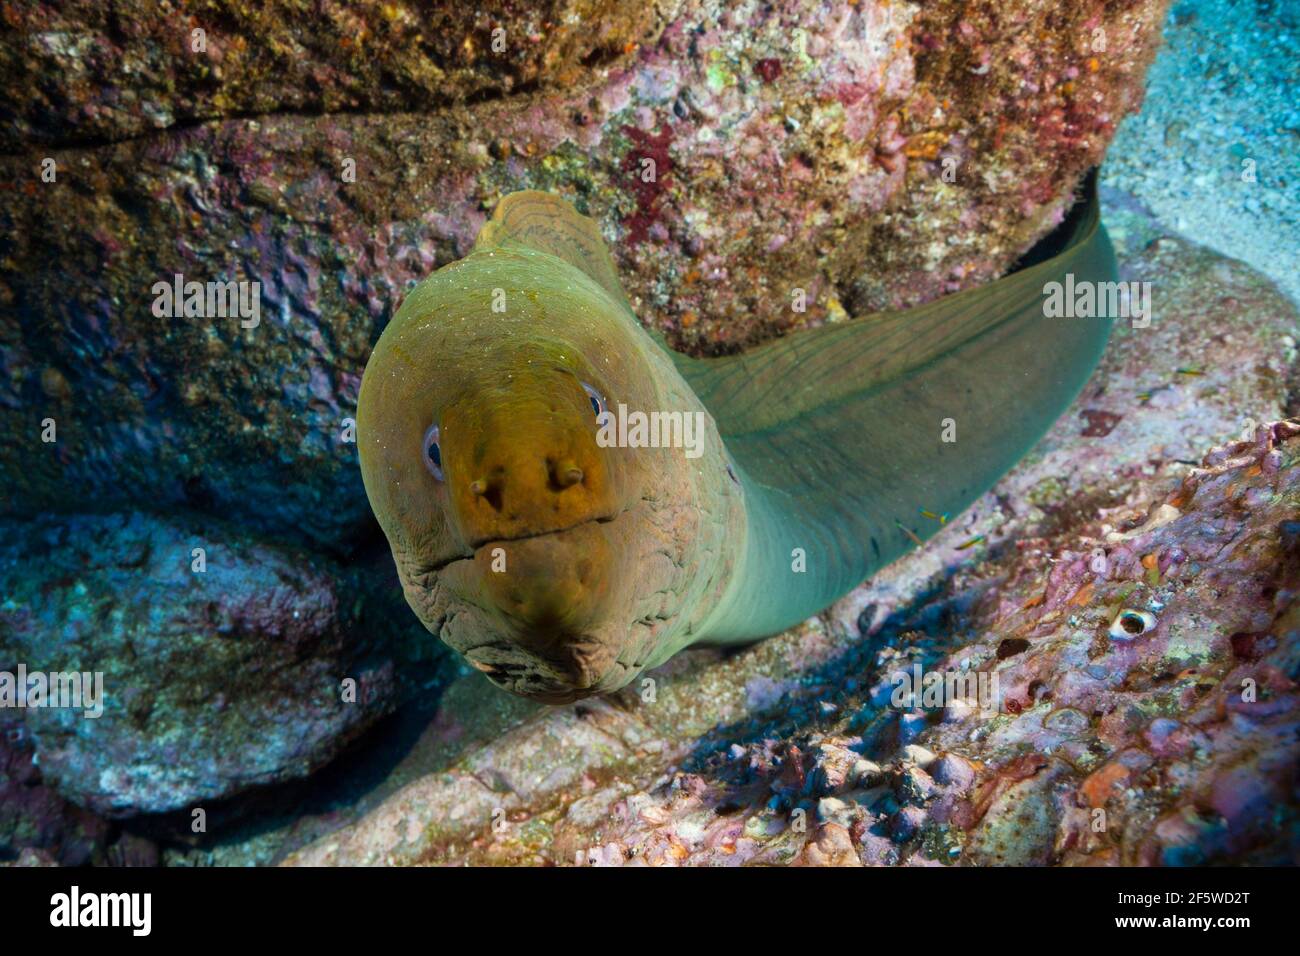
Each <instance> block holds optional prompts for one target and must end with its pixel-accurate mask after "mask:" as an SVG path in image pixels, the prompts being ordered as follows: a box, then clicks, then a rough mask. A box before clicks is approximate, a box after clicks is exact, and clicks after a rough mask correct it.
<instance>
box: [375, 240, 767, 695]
mask: <svg viewBox="0 0 1300 956" xmlns="http://www.w3.org/2000/svg"><path fill="white" fill-rule="evenodd" d="M482 245H483V243H482V242H480V246H482ZM620 404H622V405H624V406H626V407H627V408H629V409H645V410H657V409H665V410H674V411H677V410H680V411H682V412H697V411H701V412H702V411H703V407H702V406H701V405H700V403H699V402H698V400H696V399H695V397H694V395H693V394H692V393H691V391H690V389H689V388H688V387H687V386H686V385H685V383H684V382H683V381H682V379H681V378H680V376H678V374H677V372H676V371H675V369H674V368H673V366H672V363H671V361H670V360H669V359H667V357H666V356H665V355H664V354H663V351H662V349H660V348H659V347H658V346H657V345H656V344H655V343H654V342H653V341H652V340H651V339H650V338H649V337H648V336H647V335H646V333H645V332H644V331H643V330H642V329H641V328H640V327H639V326H638V324H637V323H636V321H635V319H634V318H632V317H631V315H630V314H629V313H628V311H627V309H626V308H625V307H624V306H622V305H621V304H620V303H619V302H618V301H617V300H616V299H615V298H614V297H613V296H612V295H611V294H610V293H609V292H607V291H606V290H605V289H604V288H602V287H601V286H600V285H599V284H598V283H596V282H594V281H593V280H592V279H591V278H589V277H588V276H587V275H585V274H584V273H583V272H581V271H580V270H578V269H576V268H574V267H573V266H571V265H570V264H568V263H566V262H564V261H562V260H561V259H559V258H557V257H555V256H553V255H549V254H546V253H543V252H540V251H537V250H535V249H531V248H526V247H522V246H520V247H516V248H503V247H500V246H495V245H489V246H488V247H487V248H477V249H476V251H475V252H474V253H472V254H471V255H470V256H468V257H467V258H465V259H462V260H460V261H459V262H456V263H453V264H452V265H450V266H447V267H446V268H444V269H441V270H440V271H438V272H436V273H434V274H433V275H432V276H430V277H429V278H428V279H426V280H425V281H424V282H423V283H422V284H421V285H420V286H418V287H417V288H416V289H414V290H413V291H412V292H411V294H410V295H409V296H408V297H407V299H406V300H405V302H404V303H403V305H402V307H401V309H400V310H399V311H398V313H397V315H396V316H395V318H394V319H393V321H392V322H391V323H390V325H389V326H388V327H387V328H386V329H385V331H384V333H383V335H382V337H381V338H380V340H379V342H378V344H377V346H376V348H375V351H374V354H373V355H372V357H371V359H370V361H369V364H368V365H367V368H366V372H365V377H364V379H363V383H362V388H361V398H360V403H359V409H358V442H359V446H360V457H361V467H362V474H363V477H364V480H365V486H366V492H367V494H368V496H369V498H370V502H371V505H372V507H373V509H374V512H375V515H376V516H377V517H378V519H379V522H380V524H381V526H382V527H383V530H384V532H385V534H386V535H387V537H388V541H389V544H390V546H391V548H392V552H393V557H394V559H395V561H396V565H397V569H398V573H399V575H400V577H401V581H402V585H403V588H404V590H405V594H406V598H407V601H408V602H409V604H410V605H411V607H412V608H413V609H414V610H415V612H416V614H417V615H419V617H420V619H421V621H423V623H424V625H425V626H426V627H427V628H428V629H429V630H430V631H431V632H432V633H434V634H436V635H438V636H439V637H441V638H442V640H444V641H445V642H446V643H448V644H449V645H450V646H451V647H453V648H455V649H456V650H457V651H459V652H460V653H461V654H463V655H464V656H465V657H466V658H467V659H468V661H469V662H470V663H471V664H472V665H473V666H475V667H476V668H478V669H479V670H481V671H482V672H483V673H485V674H486V675H487V676H488V677H489V678H490V679H491V680H492V681H493V682H495V683H496V684H498V685H499V686H501V687H503V688H505V689H507V690H510V691H512V692H514V693H517V694H521V695H525V696H528V697H533V698H537V699H540V700H544V701H549V702H564V701H569V700H573V699H576V698H579V697H585V696H588V695H591V694H596V693H603V692H608V691H612V690H615V689H618V688H620V687H622V686H624V685H626V684H627V683H629V682H630V681H631V680H632V679H633V678H634V677H635V676H636V675H637V674H638V673H639V672H640V671H641V670H642V669H643V668H645V667H647V666H653V665H655V664H658V663H659V662H661V661H663V660H665V659H667V657H669V656H670V655H671V654H673V653H674V652H675V651H677V650H678V649H679V648H681V647H682V646H684V645H685V644H687V643H690V641H691V640H692V634H693V628H694V626H695V625H697V624H698V623H699V621H700V619H701V617H702V616H703V615H704V614H706V613H707V612H708V610H709V609H710V608H711V607H712V606H714V605H716V603H717V597H718V593H719V592H720V590H721V588H722V587H723V586H724V584H725V582H726V579H727V577H728V570H729V567H730V563H731V562H732V561H733V560H734V558H733V557H731V556H730V555H731V553H732V552H731V550H730V549H729V548H727V547H726V546H725V545H726V539H727V537H728V536H729V535H730V536H732V537H733V538H742V537H743V531H742V530H741V529H742V525H743V516H742V513H741V506H740V502H739V487H738V485H737V484H736V482H735V481H734V480H733V479H731V478H730V477H729V476H728V474H727V471H726V463H725V461H724V459H723V457H722V455H721V454H720V451H719V450H720V448H721V442H720V440H719V439H718V436H717V433H716V430H715V429H714V426H713V423H712V421H711V420H709V419H708V417H707V415H706V416H705V422H706V427H707V432H708V433H707V434H706V435H704V436H702V441H701V443H700V447H701V448H703V449H705V453H704V454H702V455H701V456H699V457H696V458H688V457H687V456H686V455H685V454H684V449H682V448H627V447H601V445H600V443H598V441H597V436H598V432H599V423H598V420H597V419H598V415H599V413H600V412H602V411H605V410H607V409H608V410H609V411H610V412H611V413H616V412H617V407H618V405H620ZM733 543H734V542H733Z"/></svg>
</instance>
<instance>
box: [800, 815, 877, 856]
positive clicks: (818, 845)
mask: <svg viewBox="0 0 1300 956" xmlns="http://www.w3.org/2000/svg"><path fill="white" fill-rule="evenodd" d="M796 865H797V866H861V865H862V861H861V860H860V859H858V853H857V850H855V849H854V848H853V840H852V838H851V837H850V836H849V831H848V830H846V829H844V827H842V826H840V825H839V824H838V823H823V824H822V825H821V826H819V827H818V828H817V832H816V834H814V836H813V838H812V839H811V840H809V841H808V844H807V845H806V846H805V847H804V850H803V853H802V854H800V856H799V860H798V862H797V863H796Z"/></svg>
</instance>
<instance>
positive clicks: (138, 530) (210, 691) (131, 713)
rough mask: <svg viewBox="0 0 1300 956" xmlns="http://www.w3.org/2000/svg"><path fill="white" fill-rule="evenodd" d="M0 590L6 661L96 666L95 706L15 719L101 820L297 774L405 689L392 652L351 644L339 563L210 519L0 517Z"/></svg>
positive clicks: (353, 633)
mask: <svg viewBox="0 0 1300 956" xmlns="http://www.w3.org/2000/svg"><path fill="white" fill-rule="evenodd" d="M196 549H201V550H202V552H203V553H202V555H201V557H200V556H199V554H198V551H197V550H196ZM200 560H202V562H203V567H204V569H205V570H203V571H201V572H197V571H195V570H193V569H194V568H195V567H196V562H198V561H200ZM0 593H3V594H4V595H5V600H4V602H3V604H0V670H5V671H8V672H9V673H15V672H16V670H17V667H18V666H19V665H23V666H24V667H25V668H26V670H27V672H28V673H36V672H42V673H44V672H78V673H82V672H84V673H87V674H91V675H98V676H97V678H95V680H97V681H98V686H100V687H102V695H103V697H102V701H101V704H102V713H101V714H100V715H99V716H92V717H87V716H83V715H84V714H86V713H88V712H89V710H90V709H89V708H88V707H81V708H67V707H62V708H54V707H44V708H36V707H27V708H25V709H22V710H19V711H18V713H19V714H20V715H21V717H22V721H23V726H24V728H25V732H26V733H27V734H28V735H29V736H30V738H31V741H32V744H33V746H34V748H35V752H36V756H37V758H38V760H39V765H40V767H41V774H42V776H43V777H44V779H45V781H46V782H47V783H48V784H50V785H53V786H54V787H56V788H57V789H58V791H59V792H60V793H61V794H63V795H64V796H65V797H67V798H68V799H70V800H72V801H74V802H75V803H77V804H79V805H82V806H85V807H88V808H90V809H92V810H94V811H95V812H96V813H100V814H106V815H110V816H125V815H131V814H138V813H163V812H167V811H171V810H177V809H181V808H185V807H190V806H193V805H195V804H196V803H200V802H203V801H212V800H218V799H221V798H224V797H228V796H231V795H233V794H237V793H240V792H242V791H244V790H247V789H249V788H252V787H257V786H262V785H266V784H272V783H279V782H283V781H286V780H291V779H294V778H299V777H302V776H305V775H306V774H308V773H310V772H311V771H313V770H315V769H317V768H318V767H320V766H321V765H323V764H324V763H326V762H327V761H328V760H329V759H330V758H332V757H333V756H334V755H335V754H337V753H338V752H339V751H340V750H341V749H342V747H343V746H344V745H345V744H346V743H347V742H348V741H349V740H351V739H352V738H353V737H355V736H356V735H357V734H358V733H359V732H360V731H361V730H363V729H364V728H365V727H367V726H369V725H370V724H371V723H373V722H374V721H375V720H376V719H377V718H378V717H380V716H382V715H383V714H385V713H387V712H389V711H390V710H391V709H392V708H393V706H395V704H396V702H397V700H398V698H399V689H400V686H399V681H398V679H397V676H396V667H395V658H394V656H393V655H392V653H391V650H392V648H391V647H386V646H384V645H382V644H381V643H380V642H379V641H378V639H377V638H376V639H375V640H360V639H358V638H357V630H358V629H359V627H360V625H361V623H362V621H363V620H364V619H363V617H362V613H363V612H362V608H363V606H364V605H365V598H366V593H365V591H364V590H363V589H362V588H360V587H359V586H358V585H357V584H356V582H355V581H353V580H351V579H350V578H349V575H348V574H347V573H345V572H344V571H343V570H342V569H341V568H339V567H338V566H336V565H333V564H332V563H331V562H329V561H328V560H326V559H323V558H319V557H315V556H312V555H309V554H307V553H305V552H297V551H292V550H283V549H279V548H275V547H272V546H270V545H267V544H265V543H263V542H260V541H258V540H256V539H254V538H251V537H250V536H248V535H247V534H246V533H245V532H243V531H242V530H240V529H238V528H236V527H232V526H230V525H227V524H224V523H222V522H219V521H217V520H215V519H211V518H201V517H194V516H192V517H191V518H190V519H189V520H188V521H186V520H185V519H184V518H183V517H181V516H177V517H175V518H172V519H170V520H164V519H162V518H158V517H154V516H150V515H146V514H143V513H134V514H118V515H108V516H101V515H76V516H64V517H57V518H56V517H49V518H45V519H40V520H37V521H34V522H32V523H30V524H27V525H25V526H18V525H8V526H7V531H6V534H5V536H4V540H3V542H2V543H0ZM365 623H366V624H368V625H370V626H374V627H375V628H376V631H377V632H378V633H382V630H381V629H380V621H379V620H378V619H374V618H371V619H369V620H366V621H365ZM399 633H400V632H399ZM345 680H346V681H353V682H355V690H354V691H353V692H351V693H349V694H348V696H349V698H350V699H351V702H345V700H344V699H343V698H344V693H345V688H344V683H343V682H344V681H345ZM94 683H95V681H89V682H88V684H87V691H89V690H90V685H91V684H94ZM88 703H89V701H88V700H87V701H83V704H88Z"/></svg>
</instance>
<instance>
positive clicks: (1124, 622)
mask: <svg viewBox="0 0 1300 956" xmlns="http://www.w3.org/2000/svg"><path fill="white" fill-rule="evenodd" d="M1155 626H1156V616H1155V615H1154V614H1152V613H1151V612H1150V611H1139V610H1135V609H1134V608H1131V607H1126V608H1124V610H1122V611H1120V612H1119V614H1118V615H1117V616H1116V617H1115V620H1114V621H1113V622H1112V623H1111V625H1110V639H1111V640H1112V641H1131V640H1133V638H1135V637H1141V636H1142V635H1143V634H1146V633H1147V632H1148V631H1150V630H1151V629H1152V628H1154V627H1155Z"/></svg>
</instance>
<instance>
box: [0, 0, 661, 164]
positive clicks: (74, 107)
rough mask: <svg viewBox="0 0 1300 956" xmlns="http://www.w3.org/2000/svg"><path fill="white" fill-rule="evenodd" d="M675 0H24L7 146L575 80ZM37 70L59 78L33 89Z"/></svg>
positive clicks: (8, 49)
mask: <svg viewBox="0 0 1300 956" xmlns="http://www.w3.org/2000/svg"><path fill="white" fill-rule="evenodd" d="M673 6H674V4H672V3H665V4H649V3H628V2H620V0H612V2H610V0H558V2H542V3H532V4H528V5H527V7H526V8H524V9H516V8H514V7H513V6H512V5H511V4H506V3H500V2H490V3H485V4H479V5H476V6H473V7H460V6H457V5H455V4H415V3H406V2H401V0H398V2H392V3H375V2H362V3H346V4H345V3H327V4H326V5H325V6H324V7H323V8H320V9H312V10H311V11H308V10H306V9H304V8H302V7H300V6H297V5H295V4H293V3H286V2H272V3H266V4H259V5H257V6H247V5H243V4H238V3H232V2H228V0H227V2H218V3H214V4H212V5H211V6H209V7H207V8H205V9H204V10H203V11H202V12H191V11H189V10H188V9H185V8H179V9H168V8H161V9H160V8H158V7H157V6H155V5H154V4H151V3H142V2H128V3H124V4H122V5H120V6H119V7H116V8H114V9H113V11H112V12H111V13H110V12H109V11H108V10H106V9H104V7H102V6H101V5H100V4H97V3H94V2H93V0H62V2H59V3H57V4H52V5H51V6H50V7H47V8H46V9H44V10H42V11H36V10H34V9H28V8H23V7H15V8H13V9H11V10H10V11H8V12H7V13H6V16H5V19H6V25H7V26H8V27H10V28H12V29H14V30H15V36H16V39H15V41H13V42H11V43H7V44H5V47H4V50H3V51H2V55H0V85H2V86H3V88H4V89H5V90H6V99H7V100H9V101H10V102H11V103H13V104H14V109H13V111H12V112H8V111H7V113H6V116H5V121H6V122H5V124H4V126H3V127H0V148H3V150H4V151H5V152H13V151H15V150H17V149H19V148H20V147H21V146H23V145H25V144H30V143H33V142H39V143H46V144H53V145H69V144H76V143H84V142H87V141H112V140H120V139H125V138H128V137H133V136H141V135H145V134H149V133H155V132H157V131H160V130H166V129H168V128H170V127H172V126H174V125H181V126H187V125H191V124H193V123H195V122H197V121H202V120H206V119H211V118H213V117H219V116H226V115H231V114H244V115H247V114H254V113H268V112H290V111H293V112H301V113H308V114H318V113H328V112H334V111H341V110H347V111H353V112H384V113H392V112H401V111H406V112H417V111H419V112H423V111H427V110H430V109H437V108H438V107H442V106H446V105H447V104H449V103H455V102H464V101H465V100H468V99H488V98H495V97H500V96H503V95H505V94H508V93H511V92H513V91H519V90H528V89H532V88H533V87H536V86H551V87H553V86H556V85H559V84H569V83H573V82H575V81H578V80H581V79H583V78H584V75H586V74H589V73H590V72H591V71H592V69H593V67H594V66H606V65H608V64H610V63H616V62H619V61H620V60H621V59H625V58H626V56H627V54H628V53H629V52H630V50H631V49H634V48H635V46H636V43H637V41H638V40H642V39H643V38H644V39H647V40H650V41H653V39H654V34H653V33H650V34H649V35H647V31H648V30H649V29H651V28H652V27H653V26H654V23H655V20H656V18H658V17H661V16H663V14H664V12H667V11H671V10H672V8H673ZM196 31H198V32H196ZM497 31H500V32H499V33H497ZM494 41H495V43H494ZM32 76H44V77H46V78H47V82H45V83H42V84H41V85H40V87H39V88H37V89H32V88H31V86H30V84H28V82H27V81H28V80H29V78H30V77H32ZM20 90H22V91H25V93H26V95H23V96H19V95H18V91H20Z"/></svg>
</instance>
